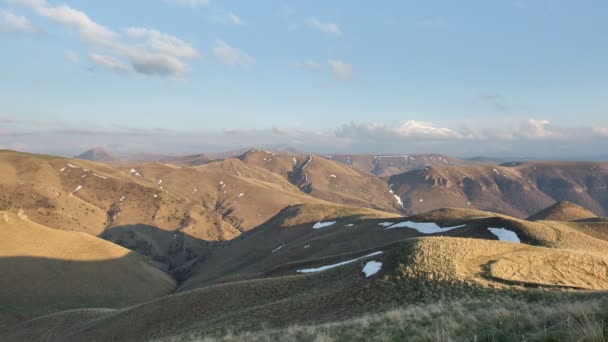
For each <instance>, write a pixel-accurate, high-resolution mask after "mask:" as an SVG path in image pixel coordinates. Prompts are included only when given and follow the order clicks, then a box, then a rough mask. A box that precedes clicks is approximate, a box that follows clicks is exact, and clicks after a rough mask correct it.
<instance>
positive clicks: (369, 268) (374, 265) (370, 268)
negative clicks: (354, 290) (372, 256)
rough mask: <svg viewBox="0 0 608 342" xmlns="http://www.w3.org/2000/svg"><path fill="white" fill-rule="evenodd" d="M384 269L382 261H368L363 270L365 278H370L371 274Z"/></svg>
mask: <svg viewBox="0 0 608 342" xmlns="http://www.w3.org/2000/svg"><path fill="white" fill-rule="evenodd" d="M381 269H382V263H381V262H379V261H368V262H367V264H365V267H363V270H361V271H362V272H363V273H365V278H369V277H371V276H373V275H374V274H376V273H378V272H380V270H381Z"/></svg>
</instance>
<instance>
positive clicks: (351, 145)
mask: <svg viewBox="0 0 608 342" xmlns="http://www.w3.org/2000/svg"><path fill="white" fill-rule="evenodd" d="M607 17H608V2H606V1H576V2H575V1H548V0H547V1H543V0H513V1H511V0H505V1H481V0H479V1H458V2H456V1H404V0H400V1H396V0H395V1H356V2H355V1H328V0H325V1H317V0H312V1H273V0H262V1H236V0H235V1H230V0H208V1H203V0H148V1H145V3H144V2H142V1H135V0H123V1H103V2H102V1H82V0H79V1H77V0H66V1H65V2H59V1H55V0H0V43H1V44H2V54H1V57H0V61H2V63H0V75H1V78H0V103H1V105H0V147H4V148H13V149H21V150H26V151H33V152H49V153H61V154H70V153H73V152H77V151H78V150H81V149H83V148H88V147H91V146H95V145H104V146H108V147H111V148H114V149H117V150H119V151H122V152H124V153H129V152H142V151H162V152H164V153H190V152H204V151H205V150H221V149H230V148H237V147H242V146H254V145H257V146H259V145H264V146H293V147H297V148H301V149H308V150H314V151H319V152H321V151H322V152H331V151H337V152H345V151H349V152H353V153H354V152H376V153H380V152H383V153H393V152H394V153H397V152H399V153H401V152H407V153H419V152H444V153H452V154H458V155H463V156H466V155H473V154H492V155H510V156H528V155H533V156H537V157H545V156H546V157H572V156H579V155H581V153H582V152H583V151H584V152H585V153H587V154H589V155H590V156H591V155H593V153H592V152H589V149H590V148H594V149H595V148H600V147H603V146H606V145H607V142H606V140H607V139H608V101H606V98H608V63H606V56H608V45H607V44H606V39H605V37H606V36H608V21H607V20H605V19H606V18H607ZM556 141H557V142H559V143H560V144H561V146H563V148H562V149H561V150H563V151H562V152H555V151H554V150H553V149H554V146H555V142H556ZM161 142H162V143H161Z"/></svg>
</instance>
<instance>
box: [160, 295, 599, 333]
mask: <svg viewBox="0 0 608 342" xmlns="http://www.w3.org/2000/svg"><path fill="white" fill-rule="evenodd" d="M607 310H608V299H606V298H601V299H597V300H576V299H558V300H555V301H548V302H534V303H530V302H526V301H523V300H516V299H503V300H494V301H492V300H488V301H483V300H482V301H471V302H467V301H455V302H440V303H436V304H429V305H424V306H421V305H412V306H404V307H398V308H395V309H392V310H389V311H386V312H382V313H378V314H367V315H363V316H360V317H357V318H354V319H349V320H345V321H340V322H332V323H323V324H318V325H308V326H304V325H294V326H290V327H288V328H284V329H264V330H260V331H253V332H242V333H234V332H231V333H229V334H226V335H223V336H204V335H200V334H198V333H196V332H191V333H188V334H183V335H177V336H173V337H169V338H166V339H161V340H158V341H163V342H177V341H208V342H212V341H226V342H228V341H363V340H365V341H396V340H407V341H446V342H447V341H507V342H508V341H572V342H574V341H577V342H579V341H588V342H600V341H605V340H606V336H607V335H606V333H607V329H606V328H607V326H606V323H607V319H608V315H607V314H606V311H607Z"/></svg>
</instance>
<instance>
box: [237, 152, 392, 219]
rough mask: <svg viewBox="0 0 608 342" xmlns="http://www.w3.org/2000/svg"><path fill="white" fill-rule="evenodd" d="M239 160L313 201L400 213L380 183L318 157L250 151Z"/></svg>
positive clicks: (363, 174)
mask: <svg viewBox="0 0 608 342" xmlns="http://www.w3.org/2000/svg"><path fill="white" fill-rule="evenodd" d="M239 159H241V160H243V161H244V162H245V163H247V164H249V165H255V166H257V167H260V168H264V169H267V170H269V171H271V172H274V173H276V174H278V175H281V176H283V177H284V178H286V179H288V180H289V181H290V182H291V183H292V184H294V185H296V186H297V187H298V188H299V189H300V190H301V191H303V192H305V193H307V194H310V195H311V196H313V197H315V198H319V199H322V200H325V201H328V202H332V203H336V204H342V205H348V206H358V207H368V208H374V209H379V210H385V211H393V212H396V211H397V210H400V209H401V206H400V204H399V203H398V200H397V199H396V198H395V196H394V195H393V194H392V193H390V189H389V187H388V185H387V184H386V183H385V182H384V181H382V180H381V179H379V178H377V177H376V176H374V175H372V174H370V173H367V172H363V171H360V170H357V169H355V168H352V167H350V166H348V165H344V164H342V163H339V162H335V161H332V160H329V159H326V158H323V157H320V156H314V155H302V154H294V155H292V154H287V153H274V152H271V151H259V150H251V151H248V152H247V153H244V154H243V155H241V156H240V157H239Z"/></svg>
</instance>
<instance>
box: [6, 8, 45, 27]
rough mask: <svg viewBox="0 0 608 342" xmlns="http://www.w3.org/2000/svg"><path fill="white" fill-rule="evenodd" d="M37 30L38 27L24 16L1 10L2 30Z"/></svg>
mask: <svg viewBox="0 0 608 342" xmlns="http://www.w3.org/2000/svg"><path fill="white" fill-rule="evenodd" d="M3 30H6V31H21V32H36V31H37V30H36V27H34V25H32V23H31V22H30V21H29V19H27V18H26V17H24V16H20V15H16V14H14V13H13V12H11V11H8V10H0V31H3Z"/></svg>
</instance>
